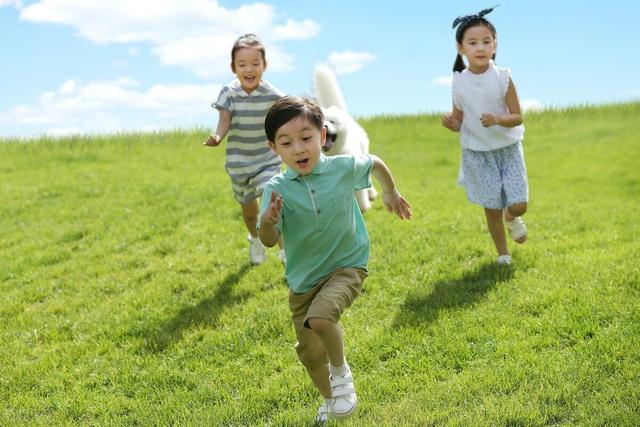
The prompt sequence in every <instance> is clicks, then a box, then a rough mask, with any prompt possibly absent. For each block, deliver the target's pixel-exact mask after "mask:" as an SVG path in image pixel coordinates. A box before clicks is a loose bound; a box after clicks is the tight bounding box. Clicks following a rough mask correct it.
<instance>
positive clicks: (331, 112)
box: [322, 106, 347, 153]
mask: <svg viewBox="0 0 640 427" xmlns="http://www.w3.org/2000/svg"><path fill="white" fill-rule="evenodd" d="M322 113H323V114H324V127H325V128H327V139H326V141H325V143H324V145H323V146H322V151H324V152H325V153H326V152H328V151H332V152H335V153H340V152H341V146H340V145H341V144H344V141H345V139H346V132H347V125H346V119H345V115H346V113H345V112H343V111H342V110H341V109H339V108H338V107H335V106H331V107H329V108H323V109H322Z"/></svg>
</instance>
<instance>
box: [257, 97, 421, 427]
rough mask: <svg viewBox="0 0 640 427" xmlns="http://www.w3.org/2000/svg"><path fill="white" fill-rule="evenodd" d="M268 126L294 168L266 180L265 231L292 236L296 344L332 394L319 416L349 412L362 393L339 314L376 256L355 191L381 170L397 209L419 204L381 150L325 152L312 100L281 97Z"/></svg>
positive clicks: (403, 211) (388, 200)
mask: <svg viewBox="0 0 640 427" xmlns="http://www.w3.org/2000/svg"><path fill="white" fill-rule="evenodd" d="M265 131H266V134H267V140H268V141H269V147H271V149H272V150H273V151H274V152H275V153H277V154H278V155H280V158H281V159H282V161H283V162H284V163H285V165H286V166H287V168H286V170H285V171H284V172H283V173H281V174H279V175H277V176H275V177H273V178H271V179H270V180H269V182H268V183H267V185H266V186H265V189H264V197H263V198H262V206H261V208H262V209H261V212H263V214H262V216H261V218H260V221H259V223H258V227H259V229H258V235H259V236H260V240H261V241H262V243H263V244H264V245H265V246H267V247H272V246H273V245H275V244H276V243H277V242H278V239H279V238H280V234H281V233H282V237H283V238H284V248H285V254H286V258H287V263H286V267H285V274H286V278H287V282H288V284H289V288H290V290H289V308H290V310H291V318H292V321H293V324H294V327H295V330H296V336H297V339H298V342H297V344H296V351H297V353H298V358H299V359H300V361H301V362H302V364H303V365H304V366H305V368H306V369H307V372H308V374H309V376H310V377H311V380H312V381H313V383H314V384H315V386H316V387H317V388H318V390H319V391H320V394H321V395H322V397H323V398H324V403H323V404H322V406H320V408H319V409H318V415H317V417H316V421H318V422H324V421H326V420H327V419H328V417H329V416H330V415H332V416H336V417H346V416H349V415H351V414H352V413H353V411H355V409H356V393H355V388H354V386H353V376H352V374H351V370H350V369H349V365H348V364H347V362H346V359H345V357H344V344H343V340H342V329H341V328H340V325H339V324H338V321H339V319H340V315H341V314H342V312H343V311H344V310H345V309H346V308H347V307H349V306H350V305H351V303H352V302H353V300H354V299H355V298H356V297H357V296H358V295H359V293H360V289H361V288H362V283H363V281H364V279H365V278H366V277H367V262H368V258H369V236H368V234H367V229H366V227H365V224H364V220H363V218H362V214H361V213H360V209H359V208H358V205H357V202H356V199H355V194H354V193H355V191H356V190H361V189H364V188H368V187H370V186H371V178H370V174H373V175H374V176H375V177H376V179H377V180H378V181H379V183H380V186H381V187H382V200H383V202H384V205H385V207H386V208H387V210H388V211H389V212H395V213H396V214H397V215H398V217H399V218H400V219H404V218H407V219H409V218H410V217H411V206H410V205H409V203H408V202H407V201H406V200H405V199H404V198H403V197H402V196H401V195H400V193H399V192H398V190H397V189H396V186H395V184H394V181H393V177H392V176H391V173H390V171H389V169H388V168H387V166H386V165H385V164H384V162H383V161H382V160H380V159H379V158H378V157H376V156H374V155H341V156H333V157H327V156H325V155H324V154H322V148H321V147H322V145H323V144H324V142H325V138H326V128H325V127H324V117H323V115H322V110H321V109H320V107H319V106H317V105H316V104H314V103H313V102H312V101H309V100H307V99H303V98H298V97H291V96H285V97H283V98H281V99H279V100H278V101H276V103H275V104H273V106H272V107H271V109H270V110H269V112H268V113H267V116H266V118H265ZM328 362H330V365H328Z"/></svg>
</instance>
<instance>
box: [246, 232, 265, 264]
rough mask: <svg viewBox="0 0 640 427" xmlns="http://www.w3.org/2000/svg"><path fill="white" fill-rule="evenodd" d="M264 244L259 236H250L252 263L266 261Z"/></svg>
mask: <svg viewBox="0 0 640 427" xmlns="http://www.w3.org/2000/svg"><path fill="white" fill-rule="evenodd" d="M264 252H265V251H264V245H263V244H262V242H261V241H260V239H259V238H257V237H255V238H254V237H251V236H249V260H250V261H251V264H262V263H263V262H264Z"/></svg>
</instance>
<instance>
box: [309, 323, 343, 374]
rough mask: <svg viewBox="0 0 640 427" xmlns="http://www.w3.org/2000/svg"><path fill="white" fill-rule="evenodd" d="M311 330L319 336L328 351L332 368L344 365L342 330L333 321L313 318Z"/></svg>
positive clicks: (310, 324)
mask: <svg viewBox="0 0 640 427" xmlns="http://www.w3.org/2000/svg"><path fill="white" fill-rule="evenodd" d="M308 322H309V326H310V327H311V330H312V331H314V332H315V333H316V334H318V337H320V340H321V341H322V344H323V345H324V348H325V349H326V350H327V355H328V356H329V362H331V365H332V366H342V365H343V364H344V342H343V341H342V328H341V327H340V325H339V324H338V323H333V322H332V321H331V320H327V319H320V318H318V317H312V318H310V319H309V321H308Z"/></svg>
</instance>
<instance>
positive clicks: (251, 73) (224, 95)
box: [204, 34, 285, 264]
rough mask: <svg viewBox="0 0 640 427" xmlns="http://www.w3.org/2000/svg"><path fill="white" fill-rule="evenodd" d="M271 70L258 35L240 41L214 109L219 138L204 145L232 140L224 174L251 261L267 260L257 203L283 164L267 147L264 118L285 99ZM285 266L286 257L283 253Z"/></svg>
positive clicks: (227, 148)
mask: <svg viewBox="0 0 640 427" xmlns="http://www.w3.org/2000/svg"><path fill="white" fill-rule="evenodd" d="M266 68H267V61H266V57H265V48H264V45H263V44H262V42H261V41H260V40H259V39H258V37H257V36H256V35H255V34H245V35H243V36H241V37H240V38H238V39H237V40H236V42H235V43H234V44H233V48H232V49H231V71H232V72H233V73H234V74H235V75H236V78H235V79H233V81H231V82H230V83H229V84H227V85H225V86H224V87H223V88H222V90H221V91H220V94H219V96H218V99H217V101H216V102H214V103H213V104H212V105H211V106H212V107H214V108H216V109H217V110H218V112H219V114H220V117H219V120H218V126H217V129H216V132H215V133H214V134H212V135H210V136H209V137H208V138H207V139H206V141H205V142H204V145H206V146H210V147H216V146H218V145H220V142H221V141H222V139H223V138H224V137H225V136H227V147H226V162H225V170H226V171H227V174H228V175H229V177H230V178H231V186H232V187H233V194H234V196H235V199H236V200H237V201H238V202H239V203H240V206H241V207H242V218H243V219H244V223H245V225H246V227H247V231H248V232H249V259H250V261H251V263H252V264H261V263H263V262H264V260H265V248H264V246H263V245H262V243H261V242H260V239H259V238H258V233H257V232H256V224H257V221H258V213H259V203H258V198H259V197H260V196H261V195H262V190H263V188H264V185H265V184H266V183H267V181H269V179H270V178H271V177H272V176H274V175H277V174H278V173H280V170H281V164H282V161H281V160H280V157H279V156H278V155H277V154H275V153H274V152H273V151H272V150H271V149H270V148H269V145H268V144H267V137H266V135H265V132H264V117H265V115H266V114H267V111H269V108H270V107H271V105H273V103H274V102H275V101H276V100H278V99H279V98H281V97H282V96H284V94H283V93H282V92H281V91H280V90H278V89H277V88H275V87H274V86H273V85H272V84H270V83H269V82H267V81H265V80H262V74H263V73H264V71H265V69H266ZM280 259H281V261H282V262H284V261H285V260H284V251H283V250H282V249H281V250H280Z"/></svg>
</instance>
